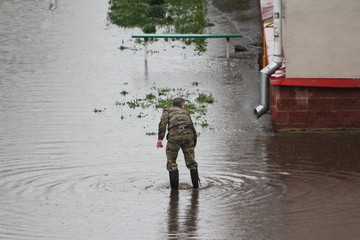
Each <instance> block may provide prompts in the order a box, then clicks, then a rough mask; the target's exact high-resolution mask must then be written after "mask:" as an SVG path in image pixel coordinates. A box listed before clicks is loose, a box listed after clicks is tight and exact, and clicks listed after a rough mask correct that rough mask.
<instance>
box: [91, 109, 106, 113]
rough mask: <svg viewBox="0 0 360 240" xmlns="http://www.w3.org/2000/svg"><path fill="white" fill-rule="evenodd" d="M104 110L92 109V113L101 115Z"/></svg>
mask: <svg viewBox="0 0 360 240" xmlns="http://www.w3.org/2000/svg"><path fill="white" fill-rule="evenodd" d="M105 110H106V108H104V109H97V108H95V109H94V111H93V112H94V113H102V112H104V111H105Z"/></svg>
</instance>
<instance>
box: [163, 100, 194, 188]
mask: <svg viewBox="0 0 360 240" xmlns="http://www.w3.org/2000/svg"><path fill="white" fill-rule="evenodd" d="M184 108H185V100H184V99H182V98H175V99H174V102H173V106H172V107H169V108H167V109H164V111H163V114H162V116H161V120H160V124H159V133H158V141H157V143H156V147H157V148H162V147H163V144H162V140H163V139H164V136H165V132H166V126H168V132H169V133H168V135H167V137H166V139H167V140H168V142H167V145H166V157H167V170H168V171H169V176H170V185H171V188H172V189H178V187H179V170H178V166H177V164H176V158H177V156H178V152H179V150H180V148H181V150H182V151H183V153H184V158H185V163H186V167H187V168H188V169H190V176H191V182H192V185H193V187H194V188H199V176H198V170H197V163H196V161H195V152H194V149H195V146H196V141H197V134H196V130H195V127H194V124H193V122H192V120H191V117H190V115H189V114H188V113H187V112H186V111H185V110H184Z"/></svg>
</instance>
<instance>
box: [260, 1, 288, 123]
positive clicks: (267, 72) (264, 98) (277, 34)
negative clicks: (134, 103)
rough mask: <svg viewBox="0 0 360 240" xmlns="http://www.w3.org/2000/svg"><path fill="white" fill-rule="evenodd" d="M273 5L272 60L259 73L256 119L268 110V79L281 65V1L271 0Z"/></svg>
mask: <svg viewBox="0 0 360 240" xmlns="http://www.w3.org/2000/svg"><path fill="white" fill-rule="evenodd" d="M273 5H274V58H273V61H272V62H271V63H270V64H269V65H267V66H266V67H265V68H263V69H262V70H261V71H260V105H259V106H257V107H256V108H255V110H254V114H255V115H256V117H257V118H259V117H261V116H262V115H263V114H264V113H266V112H267V111H268V110H269V78H270V76H271V74H273V73H274V72H275V71H276V70H277V69H279V68H280V67H281V65H282V61H283V56H282V36H281V34H282V31H281V25H282V9H281V5H282V0H273Z"/></svg>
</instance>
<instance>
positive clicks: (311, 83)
mask: <svg viewBox="0 0 360 240" xmlns="http://www.w3.org/2000/svg"><path fill="white" fill-rule="evenodd" d="M270 83H271V85H277V86H299V87H332V88H360V79H359V78H284V77H279V78H276V77H271V78H270Z"/></svg>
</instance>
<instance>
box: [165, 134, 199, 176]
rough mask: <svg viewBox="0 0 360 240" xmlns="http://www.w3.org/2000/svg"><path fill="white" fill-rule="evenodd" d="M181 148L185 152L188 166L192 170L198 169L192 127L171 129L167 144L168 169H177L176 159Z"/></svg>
mask: <svg viewBox="0 0 360 240" xmlns="http://www.w3.org/2000/svg"><path fill="white" fill-rule="evenodd" d="M180 148H181V150H182V152H183V154H184V158H185V163H186V167H187V168H188V169H190V170H192V169H197V163H196V161H195V151H194V149H195V142H194V132H193V131H192V129H176V130H172V129H171V131H170V132H169V135H168V142H167V145H166V157H167V170H168V171H175V170H177V169H178V166H177V164H176V159H177V156H178V153H179V150H180Z"/></svg>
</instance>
